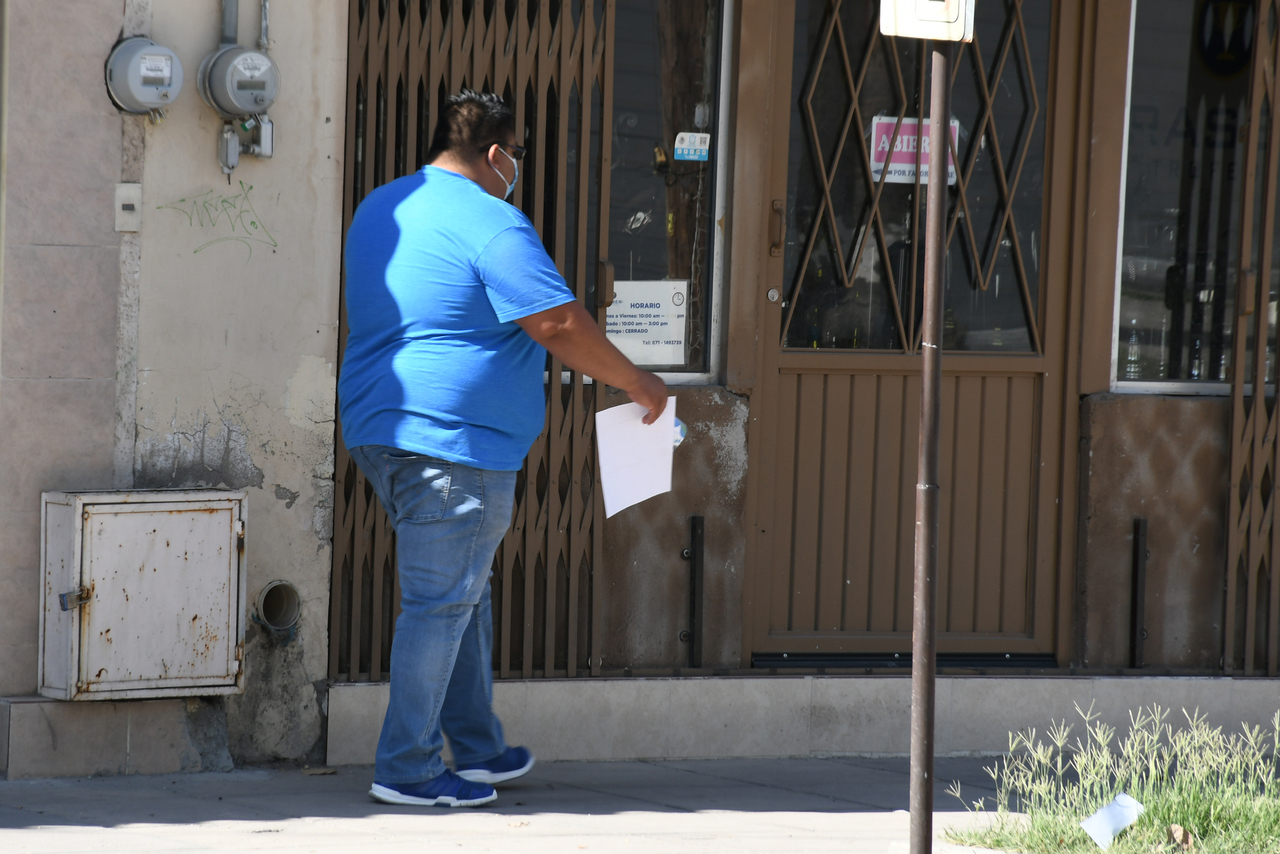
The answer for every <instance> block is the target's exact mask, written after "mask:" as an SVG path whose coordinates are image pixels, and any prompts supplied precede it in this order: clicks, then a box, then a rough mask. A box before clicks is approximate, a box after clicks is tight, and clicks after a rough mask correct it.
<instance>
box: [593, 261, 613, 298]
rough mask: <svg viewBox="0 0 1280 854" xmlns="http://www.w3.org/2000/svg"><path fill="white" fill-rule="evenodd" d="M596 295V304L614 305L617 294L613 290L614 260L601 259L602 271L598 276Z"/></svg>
mask: <svg viewBox="0 0 1280 854" xmlns="http://www.w3.org/2000/svg"><path fill="white" fill-rule="evenodd" d="M596 295H597V296H596V304H597V305H599V306H600V308H608V307H609V306H611V305H613V300H614V298H615V297H616V296H617V294H615V293H614V292H613V262H612V261H610V260H609V259H608V258H601V259H600V273H599V275H598V276H596Z"/></svg>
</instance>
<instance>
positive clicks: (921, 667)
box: [911, 42, 954, 854]
mask: <svg viewBox="0 0 1280 854" xmlns="http://www.w3.org/2000/svg"><path fill="white" fill-rule="evenodd" d="M932 47H933V81H932V83H933V86H932V92H931V94H930V103H929V114H930V119H929V195H928V212H927V214H926V216H925V249H924V318H923V329H922V336H921V347H920V351H921V355H922V359H923V362H924V364H923V367H922V377H921V383H920V456H919V467H918V471H919V473H920V478H919V482H918V483H917V484H916V565H915V608H914V613H913V624H912V631H911V854H929V852H931V851H932V850H933V714H934V692H935V689H936V687H937V652H938V627H937V620H936V613H937V598H938V503H939V500H938V431H939V422H940V406H939V383H940V381H941V378H942V377H941V374H942V349H941V347H942V334H941V333H942V289H943V284H944V280H943V261H944V259H945V256H946V252H945V247H944V246H943V240H944V238H945V228H946V216H947V163H948V157H947V155H948V151H949V148H950V143H949V139H948V135H949V134H950V131H951V59H952V56H953V55H954V53H953V52H954V46H953V44H952V43H951V42H934V43H933V45H932Z"/></svg>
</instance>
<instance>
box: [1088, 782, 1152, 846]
mask: <svg viewBox="0 0 1280 854" xmlns="http://www.w3.org/2000/svg"><path fill="white" fill-rule="evenodd" d="M1142 810H1143V806H1142V804H1140V803H1138V802H1137V801H1135V800H1134V799H1133V798H1131V797H1129V796H1128V795H1126V794H1125V793H1124V792H1121V793H1120V794H1118V795H1116V797H1115V800H1113V801H1112V802H1111V803H1109V804H1107V805H1106V806H1104V807H1103V808H1102V809H1100V810H1098V811H1097V812H1096V813H1094V814H1093V815H1091V816H1089V817H1088V818H1086V819H1085V820H1084V821H1082V822H1080V826H1081V827H1083V828H1084V832H1085V833H1087V834H1089V836H1090V837H1091V838H1092V839H1093V841H1094V842H1096V843H1098V847H1099V848H1101V849H1102V850H1103V851H1106V850H1107V849H1108V848H1110V847H1111V843H1112V842H1114V841H1115V838H1116V837H1117V836H1118V835H1119V834H1120V831H1122V830H1124V829H1125V828H1126V827H1128V826H1129V825H1131V824H1133V823H1134V822H1135V821H1137V820H1138V816H1140V815H1142Z"/></svg>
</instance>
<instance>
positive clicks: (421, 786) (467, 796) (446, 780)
mask: <svg viewBox="0 0 1280 854" xmlns="http://www.w3.org/2000/svg"><path fill="white" fill-rule="evenodd" d="M369 797H371V798H373V799H374V800H375V801H382V803H384V804H404V805H407V806H415V807H436V806H440V807H478V806H480V805H481V804H487V803H490V802H492V801H495V800H497V798H498V793H497V792H495V791H494V790H493V786H489V785H486V784H485V783H473V782H471V781H469V780H463V779H462V778H460V777H459V776H458V775H457V774H454V773H453V772H452V771H448V770H446V771H445V772H444V773H443V774H441V775H440V776H439V777H432V778H431V779H430V780H425V781H423V782H421V783H398V784H392V783H377V782H375V783H374V784H373V788H371V789H370V790H369Z"/></svg>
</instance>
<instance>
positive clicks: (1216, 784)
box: [947, 704, 1280, 854]
mask: <svg viewBox="0 0 1280 854" xmlns="http://www.w3.org/2000/svg"><path fill="white" fill-rule="evenodd" d="M1076 711H1077V712H1079V713H1080V716H1081V717H1082V718H1083V719H1084V735H1083V737H1076V738H1075V739H1073V738H1072V737H1071V733H1072V727H1071V726H1068V725H1067V723H1066V722H1065V721H1061V722H1056V723H1052V724H1051V725H1050V727H1049V730H1048V732H1047V733H1046V734H1045V735H1046V737H1047V738H1041V737H1040V736H1039V735H1038V734H1037V733H1036V731H1035V730H1034V729H1032V730H1028V731H1026V732H1021V733H1010V735H1009V752H1008V754H1007V755H1005V756H1004V757H1001V759H1000V760H998V761H997V762H996V764H995V765H994V766H993V767H989V768H987V769H986V770H987V773H988V774H990V775H991V777H992V779H993V780H994V781H995V784H996V793H997V794H996V798H995V805H994V811H992V812H991V821H990V822H989V823H985V824H984V825H983V826H981V827H979V828H976V829H969V830H956V831H949V832H948V834H947V836H948V838H949V839H950V840H951V841H952V842H957V843H960V844H963V845H970V846H975V847H981V848H996V849H1002V850H1006V851H1020V852H1026V854H1047V852H1053V854H1076V852H1079V854H1086V852H1096V851H1098V850H1099V848H1098V846H1097V844H1096V843H1095V842H1094V841H1093V840H1092V839H1090V838H1089V836H1088V834H1086V833H1085V832H1084V830H1082V829H1081V827H1080V822H1081V821H1082V820H1083V819H1085V818H1088V817H1089V816H1090V815H1092V814H1093V813H1094V812H1096V811H1097V810H1098V809H1099V808H1100V807H1102V806H1104V805H1106V804H1107V803H1110V802H1111V800H1112V799H1113V798H1114V797H1115V796H1116V795H1117V794H1118V793H1120V792H1125V793H1127V794H1129V795H1130V796H1132V797H1134V798H1136V799H1137V800H1138V802H1139V803H1141V804H1142V805H1143V806H1144V807H1145V811H1144V812H1143V813H1142V816H1141V817H1140V818H1139V819H1138V821H1137V823H1136V824H1134V825H1132V826H1131V827H1129V828H1128V829H1127V830H1125V831H1124V832H1122V833H1121V834H1120V835H1119V836H1118V837H1117V838H1116V840H1115V842H1114V843H1113V844H1112V846H1111V848H1110V849H1109V852H1115V854H1137V852H1142V854H1153V852H1173V851H1175V850H1180V849H1177V848H1175V847H1174V845H1173V844H1172V843H1170V842H1169V839H1168V832H1169V831H1168V829H1169V826H1170V825H1173V824H1178V825H1181V826H1182V827H1184V828H1186V829H1187V830H1189V831H1191V834H1192V836H1193V840H1194V845H1195V850H1196V851H1197V852H1202V854H1219V852H1221V854H1280V781H1278V780H1277V776H1276V772H1277V755H1278V754H1280V712H1277V713H1276V715H1275V716H1274V717H1273V718H1272V719H1271V728H1270V729H1267V728H1265V727H1261V726H1258V727H1251V726H1248V725H1244V726H1243V727H1242V729H1241V732H1239V733H1236V734H1231V735H1225V734H1223V732H1222V728H1221V727H1214V726H1211V725H1210V724H1209V722H1208V720H1207V719H1206V718H1205V716H1204V715H1201V714H1200V713H1199V710H1198V709H1197V710H1196V711H1195V712H1190V713H1188V712H1187V711H1186V710H1185V709H1184V710H1183V713H1182V716H1183V718H1185V725H1183V724H1182V723H1181V722H1179V726H1178V727H1176V728H1175V727H1174V726H1173V725H1172V724H1171V723H1170V722H1169V720H1168V718H1169V711H1168V710H1167V709H1163V708H1161V707H1160V706H1152V707H1151V708H1148V709H1139V710H1138V711H1136V712H1130V713H1129V719H1130V723H1131V728H1130V730H1129V734H1128V735H1127V736H1126V737H1125V738H1124V740H1123V741H1118V740H1117V739H1116V731H1115V728H1114V727H1110V726H1108V725H1106V724H1104V723H1102V722H1101V721H1099V720H1098V716H1097V715H1096V714H1095V713H1094V711H1093V705H1092V704H1090V706H1089V709H1088V710H1087V711H1086V710H1082V709H1080V707H1079V706H1076ZM949 791H950V793H951V794H952V795H954V796H956V797H957V798H960V799H961V800H962V801H963V800H964V798H963V796H962V793H961V791H960V786H959V784H958V783H957V784H954V785H953V786H952V788H951V789H950V790H949ZM966 806H968V807H969V809H971V810H975V811H980V812H985V811H989V810H990V807H989V805H988V804H987V803H986V801H985V800H978V801H975V802H974V803H973V804H972V806H969V805H968V804H966Z"/></svg>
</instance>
